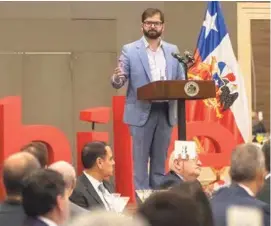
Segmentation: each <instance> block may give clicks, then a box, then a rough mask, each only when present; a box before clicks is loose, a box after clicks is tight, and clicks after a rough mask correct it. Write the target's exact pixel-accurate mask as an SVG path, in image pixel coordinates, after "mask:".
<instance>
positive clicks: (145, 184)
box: [111, 8, 185, 190]
mask: <svg viewBox="0 0 271 226" xmlns="http://www.w3.org/2000/svg"><path fill="white" fill-rule="evenodd" d="M141 21H142V24H141V31H142V33H143V37H142V38H141V39H139V40H137V41H135V42H133V43H129V44H126V45H124V46H123V48H122V53H121V56H120V58H119V65H118V67H117V68H116V69H115V71H114V74H113V76H112V78H111V82H112V86H113V87H114V88H116V89H119V88H121V87H122V86H123V85H124V84H125V83H126V82H127V81H128V87H127V92H126V103H125V109H124V122H125V123H126V124H128V126H129V129H130V133H131V135H132V138H133V161H134V183H135V188H136V189H137V190H141V189H157V188H159V185H160V183H161V179H162V178H163V176H164V173H165V161H166V156H167V150H168V146H169V142H170V137H171V133H172V127H173V126H174V125H175V124H176V122H177V121H176V120H177V115H176V109H175V103H174V101H152V102H151V101H141V100H138V99H137V89H138V88H139V87H141V86H143V85H146V84H148V83H150V82H154V81H158V80H182V79H185V72H184V68H183V67H182V66H181V65H180V64H179V62H178V61H177V60H176V59H174V58H173V56H172V53H176V52H177V53H178V52H179V51H178V48H177V46H176V45H172V44H170V43H167V42H165V41H163V40H162V39H161V35H162V33H163V31H164V28H165V24H164V14H163V13H162V12H161V11H160V10H159V9H152V8H149V9H146V10H145V11H144V12H143V14H142V17H141ZM149 159H150V168H149V175H148V160H149Z"/></svg>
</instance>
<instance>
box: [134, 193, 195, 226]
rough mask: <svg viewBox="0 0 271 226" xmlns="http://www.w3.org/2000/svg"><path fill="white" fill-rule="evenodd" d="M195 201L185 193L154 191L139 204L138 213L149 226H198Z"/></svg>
mask: <svg viewBox="0 0 271 226" xmlns="http://www.w3.org/2000/svg"><path fill="white" fill-rule="evenodd" d="M197 209H198V207H197V203H196V201H194V200H193V199H192V198H191V197H190V195H188V194H186V193H177V192H173V191H162V192H155V193H154V194H152V195H151V196H150V197H149V198H147V199H146V200H145V202H144V203H143V204H142V205H141V206H139V209H138V212H137V213H138V214H139V216H142V217H144V218H145V219H146V220H147V221H148V223H149V224H150V226H165V225H170V226H188V225H189V226H199V225H200V222H199V219H198V218H197V215H195V213H196V212H197V211H198V210H197Z"/></svg>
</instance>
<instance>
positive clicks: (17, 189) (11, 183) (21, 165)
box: [0, 152, 40, 225]
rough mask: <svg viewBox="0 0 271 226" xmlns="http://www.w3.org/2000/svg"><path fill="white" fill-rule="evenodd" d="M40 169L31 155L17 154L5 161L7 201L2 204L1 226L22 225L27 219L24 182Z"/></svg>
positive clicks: (0, 212)
mask: <svg viewBox="0 0 271 226" xmlns="http://www.w3.org/2000/svg"><path fill="white" fill-rule="evenodd" d="M38 168H40V164H39V162H38V161H37V159H36V158H35V157H34V156H33V155H31V154H29V153H21V152H20V153H16V154H13V155H11V156H9V157H8V158H7V159H6V160H5V161H4V166H3V182H4V186H5V190H6V195H7V197H6V200H5V201H4V202H3V203H1V204H0V225H20V224H21V222H22V221H23V219H24V218H25V213H24V210H23V208H22V204H21V200H22V196H21V195H22V194H21V193H22V189H23V180H24V178H25V177H27V176H28V175H29V174H30V173H31V172H32V171H33V170H35V169H38Z"/></svg>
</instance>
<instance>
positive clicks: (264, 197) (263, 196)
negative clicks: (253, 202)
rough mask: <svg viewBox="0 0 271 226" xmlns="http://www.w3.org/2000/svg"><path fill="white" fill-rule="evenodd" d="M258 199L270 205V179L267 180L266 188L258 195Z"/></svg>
mask: <svg viewBox="0 0 271 226" xmlns="http://www.w3.org/2000/svg"><path fill="white" fill-rule="evenodd" d="M257 198H258V199H259V200H262V201H263V202H266V203H268V204H270V177H269V178H268V179H267V180H265V183H264V186H263V188H262V190H261V191H260V192H259V194H258V195H257Z"/></svg>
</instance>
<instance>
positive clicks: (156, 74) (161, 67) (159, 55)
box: [143, 36, 167, 82]
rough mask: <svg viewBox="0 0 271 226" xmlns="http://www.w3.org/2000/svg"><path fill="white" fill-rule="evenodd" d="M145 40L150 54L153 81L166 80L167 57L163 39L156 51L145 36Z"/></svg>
mask: <svg viewBox="0 0 271 226" xmlns="http://www.w3.org/2000/svg"><path fill="white" fill-rule="evenodd" d="M143 41H144V44H145V47H146V51H147V55H148V60H149V66H150V72H151V76H152V82H154V81H159V80H166V79H167V77H166V59H165V55H164V51H163V49H162V45H163V41H162V40H161V41H160V45H159V46H158V48H157V50H156V51H153V50H151V49H150V45H149V43H148V42H147V40H146V38H145V37H144V36H143Z"/></svg>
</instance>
